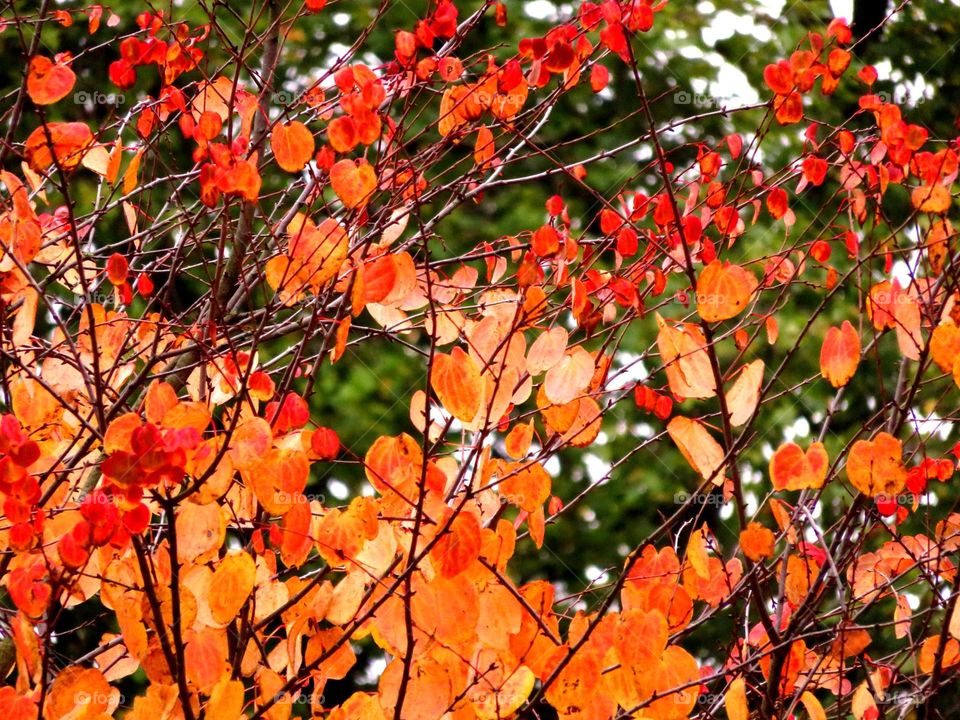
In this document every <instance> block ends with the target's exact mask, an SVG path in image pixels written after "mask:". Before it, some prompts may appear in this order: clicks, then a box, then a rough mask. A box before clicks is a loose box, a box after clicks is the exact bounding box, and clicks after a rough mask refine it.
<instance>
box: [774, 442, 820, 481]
mask: <svg viewBox="0 0 960 720" xmlns="http://www.w3.org/2000/svg"><path fill="white" fill-rule="evenodd" d="M829 464H830V458H828V457H827V450H826V448H824V446H823V443H820V442H815V443H812V444H811V445H810V447H809V448H807V451H806V452H804V451H803V450H802V449H801V447H800V446H799V445H797V444H796V443H792V442H790V443H785V444H783V445H781V446H780V447H779V448H777V451H776V452H775V453H774V454H773V457H772V458H770V480H771V482H772V483H773V487H774V488H775V489H777V490H804V489H806V488H811V489H814V490H815V489H817V488H820V487H823V482H824V480H826V478H827V470H828V469H829V468H828V466H829Z"/></svg>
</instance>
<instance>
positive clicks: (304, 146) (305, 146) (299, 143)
mask: <svg viewBox="0 0 960 720" xmlns="http://www.w3.org/2000/svg"><path fill="white" fill-rule="evenodd" d="M270 146H271V147H272V148H273V156H274V157H275V158H276V159H277V165H279V166H280V167H281V168H283V169H284V170H286V171H287V172H291V173H296V172H300V171H301V170H303V168H304V167H305V166H306V164H307V163H308V162H310V158H312V157H313V150H314V147H315V145H314V141H313V133H311V132H310V130H309V129H308V128H307V126H306V125H304V124H303V123H302V122H299V121H297V120H294V121H293V122H289V123H285V124H281V123H277V124H276V125H275V126H274V127H273V132H272V133H270Z"/></svg>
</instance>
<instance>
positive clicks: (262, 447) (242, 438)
mask: <svg viewBox="0 0 960 720" xmlns="http://www.w3.org/2000/svg"><path fill="white" fill-rule="evenodd" d="M272 443H273V430H271V429H270V423H268V422H267V421H266V420H264V419H263V418H250V419H249V420H245V421H243V422H241V423H240V424H239V425H238V426H237V429H236V430H235V431H234V433H233V439H232V443H231V446H230V454H231V457H232V458H233V463H234V465H236V466H237V469H238V470H243V469H245V468H247V467H250V466H251V465H253V464H255V463H256V462H257V461H258V460H260V458H261V457H263V456H264V455H265V454H266V452H267V450H269V449H270V446H271V444H272Z"/></svg>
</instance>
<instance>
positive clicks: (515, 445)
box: [503, 420, 533, 460]
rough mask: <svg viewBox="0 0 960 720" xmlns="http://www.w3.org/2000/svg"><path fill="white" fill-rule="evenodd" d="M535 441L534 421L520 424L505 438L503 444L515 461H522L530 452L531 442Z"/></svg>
mask: <svg viewBox="0 0 960 720" xmlns="http://www.w3.org/2000/svg"><path fill="white" fill-rule="evenodd" d="M532 440H533V421H532V420H531V421H530V422H529V423H518V424H516V425H514V426H513V429H512V430H510V432H509V433H508V434H507V437H505V438H504V440H503V444H504V448H505V449H506V451H507V455H509V456H510V457H512V458H513V459H514V460H520V459H521V458H523V457H525V456H526V454H527V452H528V451H529V450H530V442H531V441H532Z"/></svg>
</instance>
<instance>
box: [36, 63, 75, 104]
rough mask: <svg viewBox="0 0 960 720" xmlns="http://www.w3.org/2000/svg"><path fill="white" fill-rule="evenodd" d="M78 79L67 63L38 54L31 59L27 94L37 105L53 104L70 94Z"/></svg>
mask: <svg viewBox="0 0 960 720" xmlns="http://www.w3.org/2000/svg"><path fill="white" fill-rule="evenodd" d="M76 81H77V76H76V75H74V73H73V70H71V69H70V68H69V67H68V66H67V65H65V64H63V63H60V62H54V61H53V60H50V59H49V58H46V57H44V56H43V55H36V56H34V57H33V58H31V60H30V69H29V71H28V74H27V94H28V95H30V99H31V100H33V101H34V102H35V103H36V104H37V105H52V104H53V103H55V102H57V101H59V100H62V99H63V98H65V97H66V96H67V95H69V94H70V91H71V90H73V86H74V83H76Z"/></svg>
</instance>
